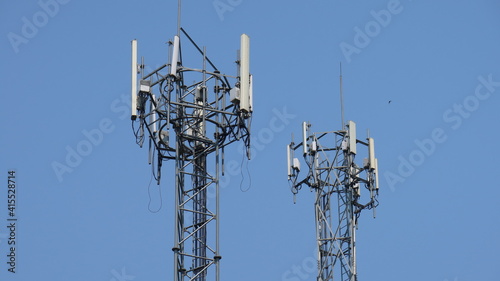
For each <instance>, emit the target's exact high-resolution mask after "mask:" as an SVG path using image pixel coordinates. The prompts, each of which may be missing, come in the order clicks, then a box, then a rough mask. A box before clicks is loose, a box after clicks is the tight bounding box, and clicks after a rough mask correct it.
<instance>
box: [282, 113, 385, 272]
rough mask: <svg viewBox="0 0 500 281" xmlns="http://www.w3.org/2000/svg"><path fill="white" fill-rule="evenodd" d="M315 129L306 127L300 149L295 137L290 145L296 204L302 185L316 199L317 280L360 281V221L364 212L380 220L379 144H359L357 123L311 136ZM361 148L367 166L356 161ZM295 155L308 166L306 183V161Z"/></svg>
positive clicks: (370, 141)
mask: <svg viewBox="0 0 500 281" xmlns="http://www.w3.org/2000/svg"><path fill="white" fill-rule="evenodd" d="M310 126H311V125H310V124H308V123H306V122H304V123H303V126H302V129H303V132H302V142H300V143H298V144H296V143H295V142H294V141H293V137H292V142H291V143H290V144H289V145H288V155H287V156H288V180H289V182H290V184H291V191H292V193H293V194H294V200H295V195H296V194H297V193H298V192H299V190H300V189H301V188H302V187H303V186H308V187H310V189H311V190H312V191H314V192H315V194H316V196H315V198H316V200H315V202H314V208H315V222H316V240H317V249H318V275H317V280H318V281H330V280H340V281H356V280H357V270H356V229H357V228H358V218H359V216H360V214H361V211H362V210H364V209H373V215H374V216H375V207H376V206H377V205H378V201H377V196H378V184H377V182H378V180H377V159H376V158H375V151H374V141H373V139H372V138H367V140H366V141H363V140H359V139H356V125H355V123H354V122H352V121H349V122H348V123H347V128H346V129H345V130H340V131H330V132H320V133H310V132H309V131H310ZM357 144H360V145H362V146H364V147H365V148H367V149H366V150H365V152H366V156H367V158H365V159H364V160H363V164H362V165H357V164H356V162H355V157H356V156H357V155H358V154H360V153H358V152H360V151H358V149H357V148H356V145H357ZM296 150H299V151H300V152H298V153H301V154H302V155H303V158H304V160H303V161H302V162H305V164H306V166H305V168H306V171H305V173H306V174H305V175H304V176H303V177H302V178H300V177H299V172H300V171H301V167H300V166H301V164H300V163H301V161H300V160H299V158H295V157H294V155H295V154H296V153H297V152H296ZM362 190H363V191H362ZM362 194H363V195H364V196H363V198H362ZM335 195H336V196H335ZM335 197H337V198H335ZM365 198H366V199H365ZM363 200H364V201H365V203H362V202H363ZM335 201H336V202H335ZM335 203H336V204H335Z"/></svg>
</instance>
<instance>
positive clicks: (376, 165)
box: [375, 158, 378, 189]
mask: <svg viewBox="0 0 500 281" xmlns="http://www.w3.org/2000/svg"><path fill="white" fill-rule="evenodd" d="M375 189H378V159H377V158H375Z"/></svg>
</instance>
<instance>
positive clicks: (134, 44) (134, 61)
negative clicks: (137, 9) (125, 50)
mask: <svg viewBox="0 0 500 281" xmlns="http://www.w3.org/2000/svg"><path fill="white" fill-rule="evenodd" d="M131 104H132V106H131V109H132V112H131V118H132V120H135V119H136V118H137V40H135V39H134V40H132V103H131Z"/></svg>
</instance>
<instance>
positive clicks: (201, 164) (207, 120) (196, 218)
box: [131, 28, 253, 281]
mask: <svg viewBox="0 0 500 281" xmlns="http://www.w3.org/2000/svg"><path fill="white" fill-rule="evenodd" d="M181 35H182V39H183V40H184V39H186V41H185V42H186V43H188V44H191V45H192V46H194V50H196V51H197V53H198V57H199V62H200V63H201V64H202V65H203V67H202V68H201V69H196V68H190V67H187V66H185V65H184V64H183V60H182V55H183V54H184V53H183V52H182V50H183V48H181V41H182V40H181ZM169 43H170V48H169V49H170V50H169V54H170V59H169V61H168V62H167V63H165V64H163V65H162V66H160V67H159V68H157V69H155V70H154V71H152V72H150V73H146V72H145V64H144V58H142V59H141V61H140V62H139V61H138V55H137V40H133V41H132V65H131V67H132V76H131V77H132V79H131V83H132V92H131V93H132V95H131V99H132V108H131V119H132V125H133V127H134V134H135V136H136V141H137V143H138V144H139V145H140V146H141V147H142V146H143V143H144V141H145V140H146V139H147V140H148V142H149V164H150V165H152V166H153V175H154V176H155V179H156V180H157V183H158V184H160V179H161V166H162V164H163V161H167V160H172V161H174V162H175V192H174V194H175V202H176V204H175V205H176V210H175V241H174V246H173V248H172V250H173V252H174V262H175V266H174V280H175V281H181V280H197V281H204V280H206V277H207V275H208V274H209V272H214V273H215V280H219V260H220V259H221V255H220V253H219V220H218V213H219V176H220V175H223V174H224V148H225V147H226V146H227V145H229V144H231V143H233V142H237V141H242V142H244V144H245V145H246V148H247V156H248V157H250V155H249V151H250V149H249V148H250V122H251V116H252V111H253V104H252V100H253V99H252V76H251V75H250V38H249V37H248V36H247V35H246V34H243V35H241V49H240V55H239V57H240V58H239V60H238V61H237V69H238V74H237V75H234V76H230V75H225V74H222V73H221V72H220V71H219V70H218V69H217V68H216V67H215V65H214V64H213V63H212V61H211V60H210V59H209V58H208V56H207V52H206V48H200V47H199V46H198V45H197V44H196V43H195V42H194V41H193V40H192V38H191V37H190V36H189V35H188V34H187V32H186V31H185V30H184V29H182V28H179V32H178V35H176V36H174V38H173V41H170V42H169ZM190 58H193V57H190ZM188 81H189V83H188ZM209 165H211V166H210V170H211V171H213V172H209ZM209 188H213V189H214V190H215V192H214V193H215V194H216V196H215V202H213V203H215V204H209V202H208V198H207V191H208V189H209ZM212 234H213V235H212ZM214 267H215V269H214V270H212V268H214Z"/></svg>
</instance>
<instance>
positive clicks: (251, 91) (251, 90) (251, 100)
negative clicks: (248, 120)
mask: <svg viewBox="0 0 500 281" xmlns="http://www.w3.org/2000/svg"><path fill="white" fill-rule="evenodd" d="M249 95H250V96H249V97H248V99H249V101H248V102H249V103H250V112H252V111H253V75H252V74H250V90H249Z"/></svg>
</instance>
